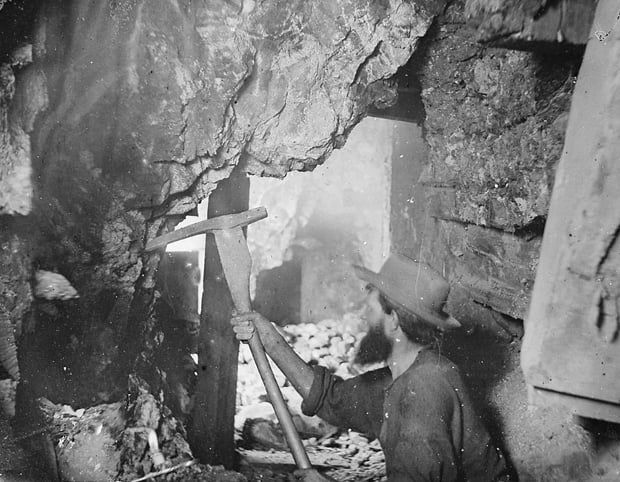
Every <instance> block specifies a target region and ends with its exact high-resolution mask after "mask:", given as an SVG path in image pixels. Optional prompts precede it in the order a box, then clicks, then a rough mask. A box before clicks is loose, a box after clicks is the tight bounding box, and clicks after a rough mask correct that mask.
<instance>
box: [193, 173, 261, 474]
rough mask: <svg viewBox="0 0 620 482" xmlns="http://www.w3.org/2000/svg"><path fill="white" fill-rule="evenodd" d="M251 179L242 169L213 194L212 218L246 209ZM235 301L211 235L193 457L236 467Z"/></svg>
mask: <svg viewBox="0 0 620 482" xmlns="http://www.w3.org/2000/svg"><path fill="white" fill-rule="evenodd" d="M249 192H250V182H249V179H248V178H247V176H246V175H245V173H243V172H239V171H237V170H235V171H233V173H232V174H231V176H230V177H229V178H228V179H226V180H224V181H222V182H221V183H220V184H219V185H218V187H217V189H216V190H215V191H214V192H213V193H211V195H210V196H209V207H208V213H207V217H208V218H213V217H217V216H221V215H224V214H232V213H238V212H242V211H246V210H247V209H248V203H249ZM232 307H233V303H232V299H231V296H230V291H229V289H228V284H227V282H226V277H225V276H224V273H223V270H222V264H221V262H220V257H219V254H218V250H217V246H216V244H215V239H214V236H213V234H212V233H208V234H207V235H206V243H205V266H204V291H203V296H202V313H201V315H200V320H201V322H200V325H201V326H200V344H199V353H198V383H197V386H196V392H195V405H194V411H193V414H192V420H191V425H190V427H189V440H190V444H191V448H192V451H193V452H194V455H195V456H196V457H197V458H198V459H199V460H200V461H201V462H203V463H207V464H210V465H223V466H224V467H226V468H227V469H232V468H233V466H234V456H235V447H234V430H235V428H234V417H235V406H236V392H237V363H238V352H239V342H238V341H237V340H236V338H235V337H234V335H233V331H232V328H231V326H230V315H231V311H232Z"/></svg>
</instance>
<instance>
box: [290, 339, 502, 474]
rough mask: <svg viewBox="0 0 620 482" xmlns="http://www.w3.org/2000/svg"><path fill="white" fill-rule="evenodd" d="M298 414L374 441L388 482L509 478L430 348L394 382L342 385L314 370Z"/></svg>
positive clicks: (362, 380) (457, 378)
mask: <svg viewBox="0 0 620 482" xmlns="http://www.w3.org/2000/svg"><path fill="white" fill-rule="evenodd" d="M302 410H303V412H304V413H305V414H306V415H315V414H317V415H319V416H320V417H321V418H323V419H325V420H326V421H328V422H329V423H332V424H334V425H337V426H339V427H343V428H349V429H352V430H355V431H358V432H362V433H366V434H368V435H370V436H374V437H379V440H380V442H381V447H382V448H383V452H384V454H385V461H386V471H387V476H388V480H389V481H390V482H401V481H402V482H405V481H416V482H417V481H441V482H452V481H471V482H489V481H497V480H509V479H508V476H507V469H506V463H505V459H504V457H503V455H502V453H501V452H500V450H499V449H498V448H497V447H496V446H495V445H494V444H493V442H492V440H491V437H490V435H489V433H488V432H487V430H486V428H485V427H484V425H483V424H482V421H481V420H480V418H479V416H478V415H477V414H476V413H475V411H474V408H473V405H472V402H471V400H470V398H469V395H468V394H467V390H466V388H465V385H464V383H463V380H462V378H461V375H460V373H459V370H458V369H457V368H456V366H455V365H454V364H453V363H452V362H451V361H450V360H448V359H447V358H445V357H441V356H439V355H438V354H436V353H434V352H433V351H430V350H426V349H425V350H422V351H421V352H420V353H419V354H418V357H417V358H416V360H415V362H414V363H413V364H412V365H411V366H410V367H409V368H408V369H407V370H406V371H405V372H404V373H403V374H402V375H400V376H399V377H398V378H397V379H396V380H394V381H393V380H392V377H391V373H390V371H389V369H388V368H382V369H379V370H373V371H371V372H367V373H364V374H362V375H360V376H357V377H354V378H350V379H347V380H343V379H342V378H340V377H337V376H334V375H332V374H330V373H328V372H327V370H326V369H325V368H323V367H316V368H315V376H314V382H313V385H312V388H311V391H310V394H309V396H308V397H307V398H306V399H305V400H304V402H303V404H302Z"/></svg>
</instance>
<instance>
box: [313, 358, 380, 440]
mask: <svg viewBox="0 0 620 482" xmlns="http://www.w3.org/2000/svg"><path fill="white" fill-rule="evenodd" d="M390 383H391V375H390V371H389V370H388V369H387V368H384V369H380V370H373V371H371V372H367V373H364V374H362V375H359V376H357V377H354V378H350V379H347V380H343V379H342V378H340V377H338V376H335V375H333V374H331V373H330V372H329V371H328V370H327V369H325V368H324V367H321V366H316V367H315V368H314V380H313V383H312V388H311V389H310V394H309V395H308V397H306V399H305V400H304V401H303V402H302V405H301V408H302V412H303V413H304V414H305V415H308V416H313V415H318V416H319V417H321V418H322V419H323V420H325V421H327V422H329V423H331V424H332V425H335V426H337V427H340V428H346V429H351V430H355V431H357V432H361V433H365V434H368V435H371V436H373V437H378V436H379V432H380V430H381V423H382V412H383V396H384V390H385V388H386V387H387V386H388V385H389V384H390Z"/></svg>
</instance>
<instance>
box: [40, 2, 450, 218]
mask: <svg viewBox="0 0 620 482" xmlns="http://www.w3.org/2000/svg"><path fill="white" fill-rule="evenodd" d="M442 4H443V2H412V1H404V0H393V1H387V0H386V1H382V2H371V1H368V2H358V1H352V0H341V1H336V2H334V1H327V0H325V1H320V2H303V1H300V0H298V1H278V0H273V1H263V2H254V1H250V0H246V1H223V0H222V1H216V2H201V1H192V2H184V3H182V4H181V3H177V2H167V1H160V0H157V1H148V2H146V1H133V2H120V3H119V2H96V1H89V2H74V3H73V4H71V7H70V8H69V9H67V7H64V8H59V6H58V5H59V4H58V3H55V2H51V3H49V4H46V5H45V7H44V8H45V15H46V17H47V18H48V20H47V21H46V28H45V32H44V33H43V32H39V35H38V36H35V49H34V50H35V55H34V66H35V68H38V69H39V70H40V72H41V75H43V77H44V79H45V84H46V87H47V90H48V91H49V92H50V108H49V109H48V110H47V111H46V112H44V113H43V114H42V116H41V118H42V121H41V124H40V130H39V133H38V136H37V137H38V140H37V144H38V151H39V152H41V154H42V155H43V156H45V157H46V158H47V159H46V161H47V162H49V161H50V160H52V159H50V157H51V156H53V154H51V152H50V149H49V148H50V146H51V145H56V144H57V143H58V139H59V137H62V139H63V145H62V147H61V150H63V151H65V152H63V154H64V155H66V154H68V153H67V151H72V152H71V154H70V156H74V157H76V158H78V159H79V158H81V159H88V160H89V162H90V163H91V164H92V167H93V169H95V170H97V169H98V170H100V172H101V173H102V175H103V176H104V177H105V178H106V181H105V183H106V184H108V185H115V187H116V188H119V189H118V190H119V191H125V190H127V191H129V192H131V193H132V195H131V196H127V195H126V194H127V193H124V192H121V197H122V198H123V197H129V198H130V199H129V201H130V202H129V203H128V207H131V208H138V209H143V208H148V207H156V206H157V207H161V208H162V209H161V211H159V213H160V214H161V213H163V212H165V213H167V214H174V213H183V212H187V211H188V210H189V209H190V208H191V207H193V206H194V205H195V204H196V202H197V201H198V200H200V199H203V198H204V197H206V196H207V195H208V193H209V192H210V191H211V190H212V189H213V188H214V186H215V184H216V183H217V182H218V181H219V180H221V179H222V178H224V177H227V176H228V174H229V173H230V171H231V169H232V168H233V167H234V166H235V165H237V164H239V163H240V162H244V163H245V164H244V167H245V169H246V170H247V171H249V172H251V173H255V174H265V175H272V176H284V175H285V174H286V172H288V171H289V170H292V169H296V170H307V169H312V168H313V167H314V166H316V165H317V164H320V163H322V162H323V161H324V159H325V158H326V156H328V155H329V153H330V152H331V151H332V149H333V148H334V147H335V146H336V147H337V146H338V145H341V144H342V142H344V138H345V137H346V135H347V132H348V131H349V130H350V129H351V128H352V127H353V126H354V125H355V124H356V123H357V122H358V121H359V120H360V118H361V117H362V116H363V115H364V113H365V112H366V109H367V108H368V106H369V105H372V104H375V103H389V102H391V101H393V100H394V99H395V92H394V91H393V90H391V89H390V88H389V87H388V86H387V85H385V84H384V83H383V81H384V80H386V79H389V78H390V77H391V76H392V75H393V74H394V73H395V72H396V70H397V69H398V68H399V67H400V66H401V65H403V64H405V63H406V61H407V60H408V59H409V57H410V56H411V54H412V52H413V51H414V49H415V47H416V45H417V42H418V39H419V38H420V37H422V36H423V35H424V33H425V32H426V30H427V29H428V27H429V25H430V23H431V21H432V18H433V14H434V13H436V12H437V10H438V9H439V8H441V6H442ZM67 32H68V35H60V34H61V33H63V34H64V33H67ZM37 41H38V43H37ZM102 45H105V46H106V48H105V49H102V48H101V46H102ZM33 82H34V80H33ZM69 146H70V147H69ZM82 164H83V162H82ZM122 194H125V196H122Z"/></svg>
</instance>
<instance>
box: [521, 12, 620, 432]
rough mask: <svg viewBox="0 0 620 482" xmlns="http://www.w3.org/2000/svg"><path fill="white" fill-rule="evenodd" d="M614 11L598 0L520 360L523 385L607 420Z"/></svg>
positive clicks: (613, 255)
mask: <svg viewBox="0 0 620 482" xmlns="http://www.w3.org/2000/svg"><path fill="white" fill-rule="evenodd" d="M618 13H619V9H618V2H617V1H613V0H601V1H600V2H599V5H598V8H597V13H596V20H595V22H594V24H595V25H596V26H597V27H596V28H598V29H602V30H605V31H606V32H609V35H608V36H607V37H605V38H599V37H597V36H595V35H594V32H593V34H592V36H591V40H590V42H589V43H588V46H587V48H586V53H585V57H584V61H583V64H582V66H581V70H580V72H579V77H578V80H577V85H576V88H575V93H574V96H573V100H572V105H571V111H570V117H569V123H568V127H567V134H566V142H565V146H564V154H563V156H562V158H561V160H560V163H559V165H558V170H557V174H556V179H555V186H554V190H553V195H552V200H551V206H550V210H549V216H548V220H547V224H546V228H545V234H544V238H543V245H542V250H541V257H540V262H539V267H538V271H537V276H536V281H535V285H534V292H533V295H532V302H531V306H530V311H529V314H528V317H527V320H526V325H525V328H526V329H525V337H524V342H523V350H522V357H521V364H522V366H523V369H524V373H525V378H526V381H527V383H528V384H530V385H531V386H533V387H536V388H540V389H545V390H550V391H553V392H560V393H565V394H569V395H572V396H574V397H579V398H583V399H588V400H595V401H599V402H604V403H606V404H609V405H606V407H608V409H606V410H605V411H599V410H595V409H594V408H592V409H591V410H590V411H588V410H589V409H588V406H585V405H584V406H583V407H582V408H583V410H584V411H585V412H587V413H583V415H585V416H588V413H589V414H590V416H592V417H601V418H605V419H607V420H612V419H614V420H615V419H616V418H618V416H620V356H618V353H620V339H619V337H618V331H619V330H618V328H619V326H620V316H619V311H620V310H618V305H619V303H620V275H619V273H620V240H619V239H618V235H619V232H620V215H619V214H618V213H620V190H619V189H618V186H619V185H620V164H619V163H618V162H617V155H618V152H620V116H618V112H620V70H618V67H617V66H618V65H620V29H617V28H614V25H615V23H616V22H617V16H618ZM589 406H591V404H589ZM614 407H615V412H614V413H616V414H617V415H618V416H616V415H612V414H610V411H613V410H612V408H614Z"/></svg>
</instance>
